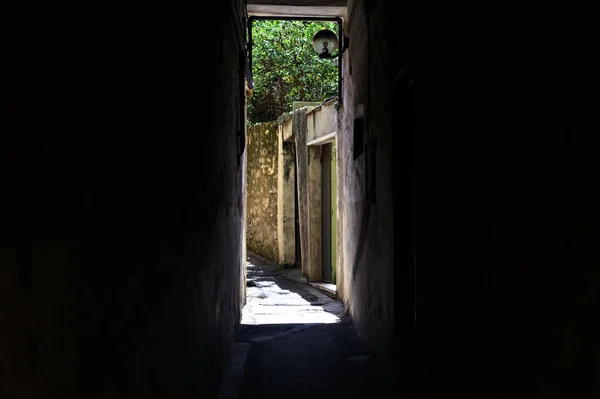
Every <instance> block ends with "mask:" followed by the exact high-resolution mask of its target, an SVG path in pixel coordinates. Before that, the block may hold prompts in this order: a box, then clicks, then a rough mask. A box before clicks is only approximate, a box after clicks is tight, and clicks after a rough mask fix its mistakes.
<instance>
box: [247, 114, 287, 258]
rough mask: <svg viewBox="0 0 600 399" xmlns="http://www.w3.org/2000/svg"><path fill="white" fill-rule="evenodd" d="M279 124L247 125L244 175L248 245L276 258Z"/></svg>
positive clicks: (254, 250) (258, 252) (277, 250)
mask: <svg viewBox="0 0 600 399" xmlns="http://www.w3.org/2000/svg"><path fill="white" fill-rule="evenodd" d="M278 134H279V125H278V123H277V122H266V123H258V124H254V125H249V126H248V136H247V137H248V140H247V141H248V149H247V151H248V153H247V165H246V168H247V177H246V203H247V208H246V212H247V231H246V240H247V245H248V249H249V250H250V251H253V252H255V253H257V254H259V255H262V256H263V257H265V258H267V259H269V260H271V261H273V262H278V261H279V244H278V240H277V185H278V182H277V176H278V170H279V165H278V142H277V136H278Z"/></svg>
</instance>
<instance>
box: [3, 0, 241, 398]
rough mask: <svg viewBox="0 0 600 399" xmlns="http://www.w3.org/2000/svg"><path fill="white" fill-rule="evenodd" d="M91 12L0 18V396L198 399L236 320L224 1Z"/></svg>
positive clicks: (234, 152) (232, 40) (235, 94)
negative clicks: (3, 33) (1, 38)
mask: <svg viewBox="0 0 600 399" xmlns="http://www.w3.org/2000/svg"><path fill="white" fill-rule="evenodd" d="M88 5H89V3H77V4H72V5H69V7H66V6H65V5H64V4H61V3H56V2H55V3H52V4H50V3H48V4H47V5H42V6H39V7H41V8H36V9H34V8H33V6H32V5H31V4H28V5H26V6H24V7H23V9H20V10H16V9H13V10H14V11H15V13H14V14H13V13H10V14H8V15H7V14H6V13H8V12H9V11H7V10H4V11H3V13H4V14H3V17H7V20H6V21H4V22H7V21H8V20H10V21H11V22H13V23H14V26H10V28H11V29H10V30H11V31H13V32H22V33H19V34H18V36H15V37H14V38H12V39H11V40H8V41H7V42H10V44H9V45H8V46H5V47H4V49H3V56H2V60H1V61H0V62H1V65H0V70H2V71H3V72H2V74H1V76H0V86H1V87H2V89H1V90H0V103H1V104H2V106H1V107H0V131H2V139H1V140H2V145H0V162H1V164H2V167H1V169H2V173H1V175H0V186H1V187H2V195H0V219H1V220H2V222H1V223H0V303H1V304H2V305H1V307H0V353H1V356H0V397H2V398H49V397H57V398H134V397H135V398H198V397H210V396H211V393H212V392H214V390H215V389H216V386H217V383H218V376H219V373H220V371H221V366H222V362H223V360H224V357H225V356H226V355H227V352H228V348H229V346H230V344H231V343H232V342H233V335H234V332H235V327H236V325H237V323H238V322H239V320H240V279H241V276H240V270H241V266H242V265H241V253H242V241H241V235H240V232H241V231H242V204H243V198H242V193H241V182H242V169H241V164H240V158H239V155H240V152H239V150H240V147H239V145H240V141H238V137H239V136H238V135H237V133H238V130H239V129H240V126H241V128H242V129H243V121H241V119H242V118H240V98H241V95H242V93H243V91H242V88H241V87H240V86H239V84H238V83H239V80H240V78H239V74H238V69H239V58H238V54H239V47H238V43H237V40H236V37H235V35H234V32H235V31H234V25H233V24H234V20H233V18H232V16H231V11H230V8H229V2H221V1H209V2H208V4H206V3H202V4H201V5H200V4H192V3H185V4H184V3H182V2H168V3H164V2H163V3H144V4H142V5H141V6H140V7H137V5H136V6H135V7H133V6H130V5H129V4H127V3H121V4H119V7H118V11H115V9H114V8H113V7H109V6H106V7H104V6H103V5H101V4H95V6H94V9H93V10H90V9H88V8H87V6H88ZM13 6H14V4H13ZM16 7H20V6H18V5H17V6H16ZM205 7H210V10H211V15H210V17H211V19H212V20H213V21H216V22H217V23H216V24H214V25H211V26H210V27H208V26H204V25H203V24H199V23H198V21H200V20H202V18H204V17H205V14H204V13H203V12H202V9H203V8H205ZM17 11H18V12H17ZM73 13H75V14H77V15H78V17H77V18H72V17H71V16H72V15H73ZM142 15H143V17H141V16H142ZM4 22H3V28H6V27H7V26H6V24H4ZM107 27H109V28H108V29H107ZM198 38H205V39H206V40H205V41H204V42H202V41H199V40H198ZM13 39H14V40H13ZM207 60H210V62H207ZM207 76H210V79H207V78H206V77H207ZM207 99H209V101H207Z"/></svg>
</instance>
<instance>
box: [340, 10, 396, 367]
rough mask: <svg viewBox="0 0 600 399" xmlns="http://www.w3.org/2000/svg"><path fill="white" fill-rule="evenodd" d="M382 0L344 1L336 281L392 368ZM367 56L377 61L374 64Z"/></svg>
mask: <svg viewBox="0 0 600 399" xmlns="http://www.w3.org/2000/svg"><path fill="white" fill-rule="evenodd" d="M386 4H387V3H385V2H374V3H372V5H371V10H369V11H370V12H367V10H366V9H365V7H366V6H367V4H366V2H365V1H360V0H359V1H350V2H349V3H348V21H347V23H346V24H345V25H344V26H345V28H346V29H347V33H348V34H349V36H350V37H351V38H352V39H351V43H352V44H351V46H350V48H349V49H348V51H347V52H346V53H345V56H344V63H343V68H344V70H343V76H344V81H343V82H344V87H343V90H344V97H343V106H342V108H341V109H340V116H339V118H340V124H341V132H342V134H340V135H338V154H337V156H338V159H339V162H340V163H339V165H340V168H339V170H338V178H339V180H338V190H339V191H338V197H339V202H338V209H339V211H338V212H339V217H340V222H339V228H338V237H339V239H338V244H340V246H339V247H338V248H342V251H338V252H339V253H340V258H341V259H339V261H340V263H339V264H340V265H341V268H340V269H341V270H340V271H341V273H340V274H339V276H338V282H337V285H338V287H340V296H341V297H342V299H343V300H344V302H345V303H346V304H347V306H348V307H349V310H350V312H351V314H352V317H353V319H354V323H355V325H356V328H357V330H358V331H359V333H360V334H361V336H362V337H363V338H364V339H365V341H366V342H367V343H368V344H369V346H370V347H371V348H372V349H373V351H374V352H375V354H376V355H377V357H378V358H379V359H380V361H381V362H382V363H383V364H385V365H386V366H387V369H388V370H391V369H392V363H393V362H392V360H393V353H394V351H393V347H394V345H393V327H394V263H393V262H394V257H393V217H394V208H393V203H392V185H391V181H392V167H391V154H392V126H391V120H392V114H393V110H392V109H391V90H390V86H391V85H390V81H391V78H392V76H391V75H392V74H391V73H390V66H391V62H390V58H389V57H390V54H391V52H390V51H389V50H390V49H389V48H388V46H389V42H390V39H389V38H390V37H394V35H392V36H388V37H385V36H383V35H381V30H382V29H385V26H380V25H381V24H382V22H383V21H384V20H385V19H384V18H383V17H384V16H385V13H386V10H385V5H386ZM374 60H377V62H375V61H374ZM356 118H363V121H364V122H363V126H364V129H363V132H364V136H363V137H364V139H363V145H362V147H361V148H355V146H354V134H355V133H356V134H358V129H356V130H357V131H356V132H355V119H356Z"/></svg>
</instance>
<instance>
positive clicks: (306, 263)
mask: <svg viewBox="0 0 600 399" xmlns="http://www.w3.org/2000/svg"><path fill="white" fill-rule="evenodd" d="M307 109H308V108H306V107H303V108H299V109H296V110H294V115H293V119H292V132H293V136H294V141H295V144H296V171H297V173H296V182H297V185H298V224H299V230H300V252H301V254H302V255H301V258H302V275H303V276H304V277H306V278H308V273H309V269H310V257H309V256H308V253H309V248H310V247H309V243H308V225H309V223H308V148H307V147H306V111H307Z"/></svg>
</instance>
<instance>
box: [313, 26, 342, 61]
mask: <svg viewBox="0 0 600 399" xmlns="http://www.w3.org/2000/svg"><path fill="white" fill-rule="evenodd" d="M313 47H314V49H315V51H316V52H317V54H319V58H335V57H337V56H338V54H336V55H335V56H334V55H333V53H334V52H335V50H336V49H337V48H338V38H337V36H336V35H335V33H333V32H332V31H330V30H329V29H323V30H320V31H318V32H317V33H316V34H315V37H314V38H313Z"/></svg>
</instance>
